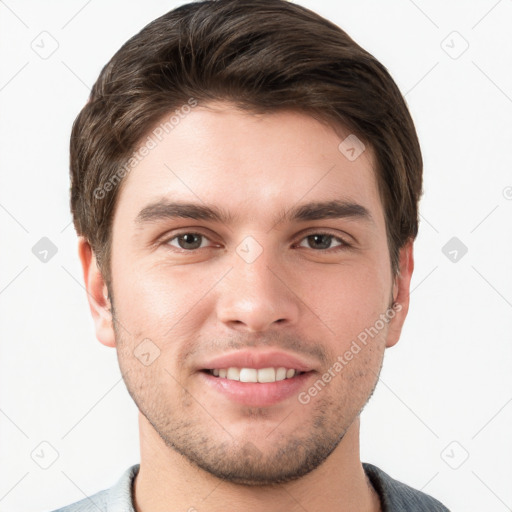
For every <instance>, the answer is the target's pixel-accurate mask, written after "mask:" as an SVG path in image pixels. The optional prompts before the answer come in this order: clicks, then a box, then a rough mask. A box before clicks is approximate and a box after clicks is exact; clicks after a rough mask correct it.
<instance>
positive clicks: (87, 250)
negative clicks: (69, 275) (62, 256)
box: [78, 236, 115, 347]
mask: <svg viewBox="0 0 512 512" xmlns="http://www.w3.org/2000/svg"><path fill="white" fill-rule="evenodd" d="M78 255H79V257H80V261H81V263H82V271H83V277H84V283H85V289H86V290H87V300H88V301H89V309H90V311H91V315H92V318H93V321H94V326H95V330H96V338H97V339H98V341H100V342H101V343H103V345H105V346H107V347H115V336H114V328H113V324H112V314H111V312H110V303H109V300H108V294H107V293H108V290H107V285H106V284H105V281H104V279H103V275H102V274H101V271H100V270H99V268H98V264H97V262H96V256H95V254H94V252H93V250H92V248H91V246H90V244H89V242H88V241H87V239H86V238H84V237H82V236H81V237H79V240H78Z"/></svg>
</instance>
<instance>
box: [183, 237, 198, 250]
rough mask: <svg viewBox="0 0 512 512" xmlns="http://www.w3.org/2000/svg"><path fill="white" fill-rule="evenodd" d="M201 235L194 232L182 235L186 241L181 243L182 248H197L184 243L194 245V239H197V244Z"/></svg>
mask: <svg viewBox="0 0 512 512" xmlns="http://www.w3.org/2000/svg"><path fill="white" fill-rule="evenodd" d="M199 236H200V235H194V234H192V233H187V234H185V235H182V236H181V237H180V239H181V240H182V241H183V242H184V243H183V244H180V245H181V246H182V249H196V248H197V247H183V245H187V244H193V245H194V241H193V240H194V239H196V242H195V245H197V239H198V238H199ZM200 245H201V243H199V246H200Z"/></svg>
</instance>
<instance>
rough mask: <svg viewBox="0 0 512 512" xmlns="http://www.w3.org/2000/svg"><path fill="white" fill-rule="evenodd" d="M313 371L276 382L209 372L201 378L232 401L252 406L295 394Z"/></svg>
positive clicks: (280, 399)
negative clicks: (228, 376)
mask: <svg viewBox="0 0 512 512" xmlns="http://www.w3.org/2000/svg"><path fill="white" fill-rule="evenodd" d="M313 373H315V372H313V371H310V372H304V373H301V374H300V375H296V376H295V377H292V378H291V379H284V380H278V381H276V382H264V383H260V382H240V381H238V380H230V379H225V378H221V377H215V376H214V375H211V374H209V373H207V372H204V371H201V372H199V374H200V378H202V379H204V382H205V383H206V384H207V385H208V386H211V387H212V388H213V389H215V390H217V391H218V392H220V393H222V394H224V395H225V396H226V397H227V398H229V399H230V400H231V401H233V402H236V403H239V404H241V405H247V406H251V407H265V406H269V405H274V404H277V403H279V402H282V401H283V400H286V399H287V398H290V397H292V396H294V395H298V394H299V392H300V391H301V389H304V388H305V384H306V381H307V380H309V379H310V378H311V376H312V375H313Z"/></svg>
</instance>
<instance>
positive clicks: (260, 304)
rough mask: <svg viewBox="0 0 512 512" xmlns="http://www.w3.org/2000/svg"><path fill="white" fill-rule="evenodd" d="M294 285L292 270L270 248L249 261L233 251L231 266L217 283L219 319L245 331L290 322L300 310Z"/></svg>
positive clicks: (293, 320)
mask: <svg viewBox="0 0 512 512" xmlns="http://www.w3.org/2000/svg"><path fill="white" fill-rule="evenodd" d="M293 288H294V283H293V277H292V276H291V273H290V272H289V271H288V272H287V271H286V269H284V268H283V265H282V264H281V262H280V261H279V258H277V257H273V256H272V255H271V254H270V251H269V250H264V251H263V252H262V253H261V254H260V255H259V256H258V257H257V258H256V259H255V260H254V261H252V262H248V261H246V260H244V259H243V258H242V257H240V256H239V255H238V254H235V255H234V258H233V268H232V269H231V271H230V272H229V273H228V275H226V277H225V278H224V279H223V280H222V281H221V283H220V284H219V289H218V300H217V315H218V319H219V321H221V322H222V323H223V324H225V325H226V326H227V327H229V328H231V329H236V330H240V331H244V332H258V331H265V330H267V329H269V328H275V327H276V326H277V325H281V326H282V327H283V328H284V327H286V326H290V325H293V324H295V323H296V322H297V319H298V318H299V312H300V311H299V309H300V299H299V298H298V297H297V296H296V295H295V294H294V292H293V291H292V290H293Z"/></svg>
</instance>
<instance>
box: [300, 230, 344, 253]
mask: <svg viewBox="0 0 512 512" xmlns="http://www.w3.org/2000/svg"><path fill="white" fill-rule="evenodd" d="M302 240H306V241H308V242H309V243H310V244H312V245H313V247H312V248H313V249H318V250H320V251H327V250H328V249H329V248H330V247H329V246H330V245H331V243H332V241H333V240H337V241H338V242H340V243H339V245H338V246H337V247H336V248H335V249H334V250H333V251H331V252H336V251H339V250H343V249H345V248H347V247H350V244H348V243H347V242H345V240H343V239H342V238H340V237H337V236H335V235H332V234H331V233H322V232H320V233H311V234H310V235H307V236H306V237H304V238H303V239H302Z"/></svg>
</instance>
